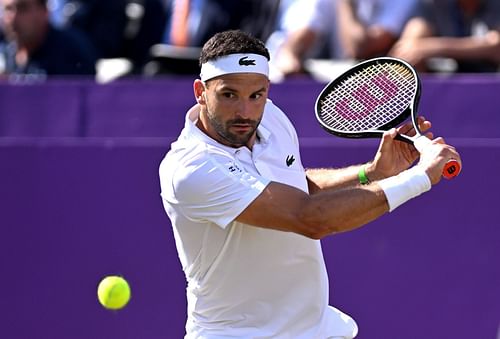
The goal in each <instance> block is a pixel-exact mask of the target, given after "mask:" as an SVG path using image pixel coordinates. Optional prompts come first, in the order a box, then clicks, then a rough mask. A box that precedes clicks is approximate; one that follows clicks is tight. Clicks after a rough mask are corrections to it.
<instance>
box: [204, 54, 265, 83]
mask: <svg viewBox="0 0 500 339" xmlns="http://www.w3.org/2000/svg"><path fill="white" fill-rule="evenodd" d="M231 73H259V74H263V75H265V76H266V77H269V62H268V60H267V58H266V57H265V56H263V55H259V54H230V55H225V56H223V57H220V58H217V59H215V60H210V61H207V62H206V63H204V64H202V65H201V73H200V78H201V80H202V81H207V80H210V79H212V78H215V77H218V76H220V75H224V74H231Z"/></svg>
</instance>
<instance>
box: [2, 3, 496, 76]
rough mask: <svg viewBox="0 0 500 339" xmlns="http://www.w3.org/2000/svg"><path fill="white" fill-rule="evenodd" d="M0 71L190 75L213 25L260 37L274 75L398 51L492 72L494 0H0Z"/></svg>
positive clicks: (442, 67)
mask: <svg viewBox="0 0 500 339" xmlns="http://www.w3.org/2000/svg"><path fill="white" fill-rule="evenodd" d="M0 3H1V7H0V15H1V21H0V22H1V27H0V28H1V38H0V74H2V76H3V78H7V79H16V78H21V77H32V78H42V79H43V78H46V77H48V76H68V75H69V76H73V75H80V76H89V77H93V78H97V79H101V80H106V79H114V78H118V77H124V76H137V75H140V76H168V75H177V74H196V73H197V72H198V70H199V67H198V64H197V59H198V54H199V50H200V47H201V46H202V45H203V44H204V42H205V41H206V40H207V39H208V38H209V37H210V36H212V35H213V34H214V33H216V32H218V31H223V30H227V29H241V30H244V31H247V32H249V33H251V34H252V35H254V36H256V37H258V38H260V39H262V40H263V41H265V42H266V43H267V45H268V48H269V50H270V52H271V59H272V60H271V62H272V63H271V66H272V70H273V72H272V74H274V75H275V78H276V79H284V78H286V77H290V76H297V75H308V74H310V71H311V70H310V67H309V65H310V63H309V61H311V60H327V61H329V62H344V61H359V60H363V59H368V58H372V57H376V56H393V57H398V58H402V59H404V60H406V61H408V62H409V63H411V64H413V65H414V66H416V67H417V69H418V70H419V71H421V72H497V71H498V70H499V65H500V1H498V0H398V1H394V0H392V1H389V0H0Z"/></svg>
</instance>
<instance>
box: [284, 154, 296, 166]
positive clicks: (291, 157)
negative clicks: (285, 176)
mask: <svg viewBox="0 0 500 339" xmlns="http://www.w3.org/2000/svg"><path fill="white" fill-rule="evenodd" d="M294 161H295V158H294V157H293V154H292V155H289V156H287V157H286V165H287V166H288V167H290V166H292V164H293V162H294Z"/></svg>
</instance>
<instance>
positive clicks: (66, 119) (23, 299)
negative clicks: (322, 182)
mask: <svg viewBox="0 0 500 339" xmlns="http://www.w3.org/2000/svg"><path fill="white" fill-rule="evenodd" d="M424 80H425V81H424V93H423V98H422V104H421V111H423V112H426V113H425V114H426V116H428V117H430V118H432V120H433V121H434V129H435V130H436V131H437V132H438V134H443V135H445V136H446V137H447V139H448V140H449V141H450V142H451V143H453V144H455V145H456V146H457V147H458V148H459V149H460V151H461V154H462V156H463V159H464V171H463V173H462V175H461V176H460V177H459V178H457V179H456V180H454V181H450V182H448V181H446V182H442V183H441V184H440V185H439V186H437V187H435V188H434V189H433V190H432V191H431V192H430V193H428V194H426V195H424V196H422V197H419V198H418V199H415V200H413V201H411V202H409V203H408V204H406V205H405V206H402V207H401V208H400V209H398V210H397V211H395V212H394V213H392V214H388V215H386V216H384V217H383V218H381V219H380V220H378V221H375V222H373V223H371V224H370V225H368V226H367V227H365V228H362V229H359V230H357V231H354V232H350V233H345V234H341V235H337V236H333V237H330V238H327V239H325V240H324V241H323V245H324V251H325V255H326V261H327V265H328V270H329V274H330V277H331V289H332V290H331V294H332V296H331V299H332V300H331V301H332V303H333V304H335V305H337V306H339V307H341V308H343V309H344V310H346V311H347V312H350V313H351V314H353V316H354V317H355V318H356V319H357V320H358V322H359V324H360V327H361V333H360V335H359V338H361V339H371V338H375V339H377V338H384V339H391V338H394V339H398V338H407V339H412V338H415V339H416V338H430V339H432V338H436V339H437V338H453V339H470V338H478V339H495V338H496V337H497V332H498V327H499V324H500V265H499V262H500V247H499V239H500V228H499V226H500V222H499V221H498V217H497V214H496V213H495V212H496V208H497V205H498V201H499V200H498V198H497V196H496V195H497V194H496V191H497V190H500V183H499V181H498V180H495V175H496V173H497V172H498V170H499V169H500V136H499V132H498V126H499V122H500V115H499V111H498V107H499V105H498V103H499V102H500V97H499V96H498V94H497V93H500V81H499V79H497V78H493V77H465V78H455V79H448V78H447V79H437V78H427V79H424ZM322 86H323V84H319V83H315V82H312V81H306V80H297V81H294V82H290V83H287V84H283V85H279V86H275V87H273V89H272V91H271V97H272V98H273V100H274V101H275V102H276V103H278V104H279V105H280V106H282V107H284V108H285V110H286V111H287V112H289V114H290V116H291V118H292V120H293V121H294V122H295V123H296V124H297V126H298V131H299V135H300V137H301V142H302V150H303V162H304V164H305V165H306V166H309V167H312V166H342V165H346V164H350V163H359V162H362V161H367V160H369V159H370V158H371V156H372V154H373V153H374V151H375V147H376V143H375V141H363V142H359V143H358V142H354V141H349V140H341V139H336V138H333V137H330V136H328V135H326V133H324V132H323V131H322V130H321V129H320V128H319V127H318V126H317V125H316V123H315V121H314V117H313V115H312V105H313V103H314V99H315V97H316V95H317V93H318V92H319V91H320V90H321V87H322ZM190 88H191V80H185V79H177V80H155V81H136V82H121V83H115V84H111V85H106V86H102V85H95V84H93V83H89V82H80V81H67V82H64V81H56V82H51V83H49V84H44V85H29V86H11V85H0V122H1V125H0V131H1V135H2V136H3V137H2V138H0V161H1V165H0V178H1V179H0V180H1V182H0V184H1V189H0V202H1V208H0V215H1V219H0V220H1V221H0V267H1V272H2V279H0V288H1V291H3V298H2V303H1V305H2V307H1V308H0V319H1V322H0V323H1V326H0V338H19V339H21V338H23V339H24V338H42V339H43V338H47V339H48V338H51V339H59V338H60V339H67V338H76V339H80V338H81V339H84V338H123V339H127V338H130V339H132V338H146V339H147V338H181V337H182V335H183V325H184V319H185V300H184V289H185V282H184V277H183V274H182V272H181V269H180V264H179V262H178V259H177V254H176V252H175V248H174V244H173V238H172V233H171V229H170V224H169V220H168V218H167V217H166V216H165V214H164V212H163V209H162V206H161V200H160V197H159V183H158V175H157V172H158V171H157V169H158V164H159V162H160V161H161V158H162V157H163V155H164V153H165V152H166V151H167V149H168V147H169V144H170V142H171V141H172V140H173V137H174V136H175V135H177V133H178V131H179V130H180V128H181V127H182V124H183V111H184V110H185V108H187V107H189V106H190V105H191V103H192V98H191V92H190V91H191V90H190ZM186 92H188V93H186ZM427 112H428V113H427ZM481 117H489V118H490V119H491V120H490V122H489V123H487V124H485V123H483V122H481ZM48 136H52V138H47V137H48ZM54 136H55V137H56V138H53V137H54ZM82 137H83V138H82ZM108 274H121V275H124V276H125V277H126V278H127V279H128V280H129V281H130V283H131V286H132V294H133V297H132V300H131V303H130V304H129V305H128V306H127V307H126V308H125V309H123V310H121V311H118V312H110V311H106V310H104V309H102V308H101V307H100V306H99V304H98V303H97V299H96V287H97V283H98V282H99V280H100V279H101V278H102V277H103V276H105V275H108Z"/></svg>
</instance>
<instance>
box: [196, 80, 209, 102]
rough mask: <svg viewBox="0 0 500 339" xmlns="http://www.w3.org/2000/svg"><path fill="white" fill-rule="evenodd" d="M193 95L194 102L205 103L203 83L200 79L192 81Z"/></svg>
mask: <svg viewBox="0 0 500 339" xmlns="http://www.w3.org/2000/svg"><path fill="white" fill-rule="evenodd" d="M193 90H194V97H195V98H196V102H198V103H199V104H200V105H206V100H205V90H206V89H205V85H204V84H203V82H202V81H201V80H200V79H196V80H195V81H194V83H193Z"/></svg>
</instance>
